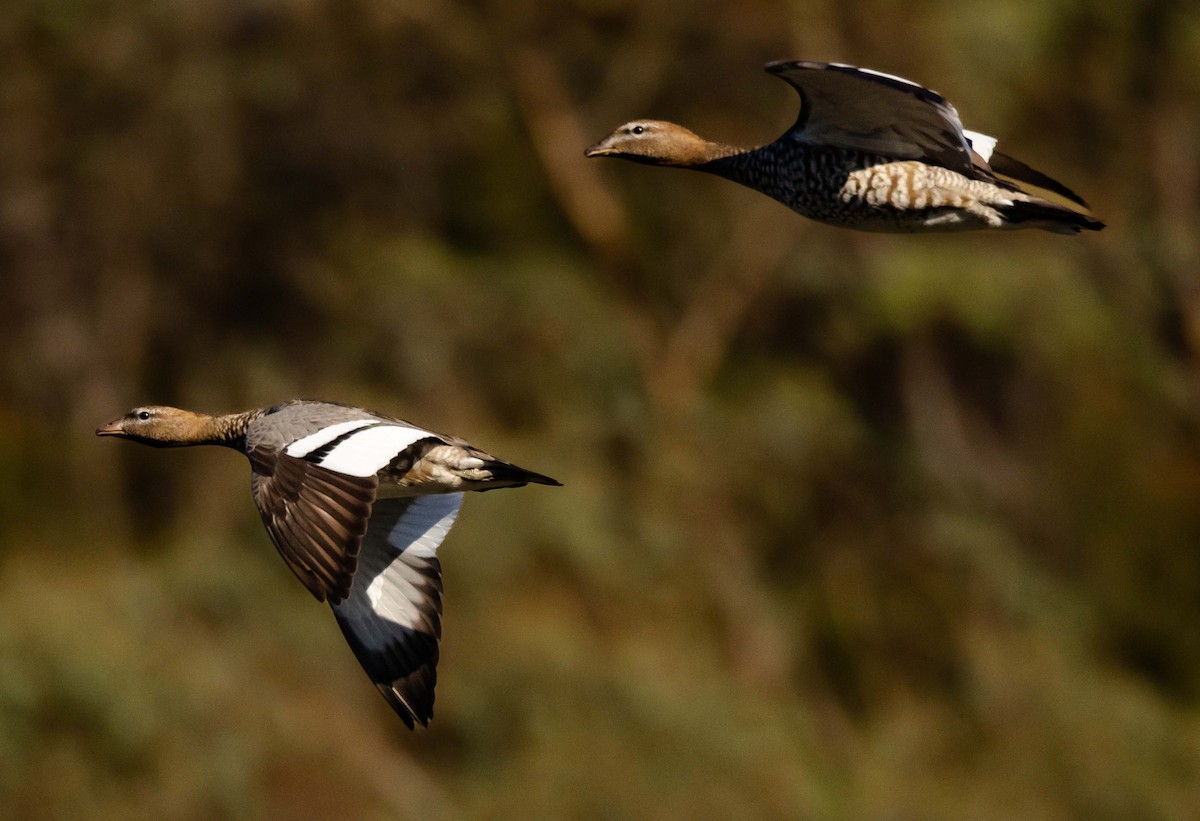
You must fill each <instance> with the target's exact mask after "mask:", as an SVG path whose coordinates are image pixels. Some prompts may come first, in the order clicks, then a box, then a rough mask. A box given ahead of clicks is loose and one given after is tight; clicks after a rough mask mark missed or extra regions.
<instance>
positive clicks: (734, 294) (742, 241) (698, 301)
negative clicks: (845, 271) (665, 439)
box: [651, 192, 805, 411]
mask: <svg viewBox="0 0 1200 821" xmlns="http://www.w3.org/2000/svg"><path fill="white" fill-rule="evenodd" d="M739 193H740V192H739ZM778 211H779V206H778V205H777V204H776V203H773V202H770V201H768V200H765V199H761V198H757V197H755V198H752V199H750V201H749V202H748V203H747V206H746V209H745V211H744V212H743V213H742V215H741V216H740V217H739V218H738V219H737V220H736V221H735V222H734V225H733V234H732V235H731V236H730V237H729V241H728V242H727V243H726V244H725V247H724V249H723V251H722V253H721V254H720V255H719V256H718V257H717V259H716V260H714V261H713V263H712V265H710V266H709V268H708V270H707V272H705V273H704V275H703V276H702V277H701V278H700V281H699V283H698V284H697V286H696V289H695V291H694V292H693V296H692V298H691V300H690V302H689V304H688V306H687V308H686V310H685V311H684V314H683V316H681V317H680V319H679V321H678V322H677V323H676V324H675V327H674V328H673V329H672V330H671V332H670V334H669V336H668V338H667V343H666V350H665V352H664V355H663V357H662V358H661V360H660V362H659V363H658V368H657V371H656V373H655V378H654V380H653V382H652V385H651V387H652V393H653V395H654V396H655V399H656V406H657V407H659V408H660V409H671V410H676V411H679V410H685V409H686V408H687V407H689V406H690V405H691V404H692V403H694V402H695V401H696V399H697V396H698V394H699V393H700V391H701V390H703V388H704V386H705V385H706V384H707V383H708V382H709V380H710V379H711V378H712V376H713V374H714V373H715V372H716V370H717V368H718V367H719V366H720V364H721V362H723V361H724V360H725V358H726V356H727V355H728V352H729V348H730V346H731V345H732V344H733V338H734V337H735V336H736V335H737V332H738V330H739V329H740V328H741V327H742V325H743V323H744V322H745V320H746V317H747V315H748V314H749V312H750V310H751V308H752V307H753V306H754V303H755V302H756V301H757V300H758V299H759V297H760V296H761V295H762V293H763V291H764V290H766V287H767V285H768V284H769V282H770V279H771V274H772V273H774V272H775V271H777V270H778V269H779V266H780V265H781V264H782V262H783V260H784V258H785V257H786V256H787V255H788V253H789V252H790V251H791V249H792V248H793V247H795V245H796V244H797V242H798V239H799V237H800V236H801V235H802V234H803V232H804V230H805V228H804V227H803V226H801V225H795V226H789V225H785V224H782V223H781V222H779V221H778V220H775V219H773V216H775V215H776V214H775V212H778Z"/></svg>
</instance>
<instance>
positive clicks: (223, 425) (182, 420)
mask: <svg viewBox="0 0 1200 821" xmlns="http://www.w3.org/2000/svg"><path fill="white" fill-rule="evenodd" d="M263 413H264V411H263V410H249V411H244V412H242V413H229V414H224V415H221V416H214V415H212V414H208V413H197V412H194V411H183V410H181V411H178V412H177V414H176V415H174V418H173V419H172V420H171V422H170V423H169V426H164V428H165V429H164V430H163V431H162V432H161V434H159V435H158V436H156V437H155V438H156V439H158V442H157V443H156V444H159V445H166V446H176V447H183V446H186V445H222V446H224V447H229V448H234V449H236V450H243V449H244V448H245V445H246V428H247V427H248V426H249V425H250V423H251V422H253V421H254V420H255V419H257V418H258V417H260V416H262V415H263Z"/></svg>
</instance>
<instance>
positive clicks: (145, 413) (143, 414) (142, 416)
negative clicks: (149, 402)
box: [137, 410, 150, 422]
mask: <svg viewBox="0 0 1200 821" xmlns="http://www.w3.org/2000/svg"><path fill="white" fill-rule="evenodd" d="M137 418H138V419H141V420H142V421H143V422H145V421H146V420H147V419H149V418H150V411H148V410H144V411H138V412H137Z"/></svg>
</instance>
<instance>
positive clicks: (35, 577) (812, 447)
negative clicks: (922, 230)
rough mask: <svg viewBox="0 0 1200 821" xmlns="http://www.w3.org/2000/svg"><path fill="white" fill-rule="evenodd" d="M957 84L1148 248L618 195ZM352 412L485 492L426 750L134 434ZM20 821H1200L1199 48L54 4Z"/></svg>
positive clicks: (2, 415) (35, 279)
mask: <svg viewBox="0 0 1200 821" xmlns="http://www.w3.org/2000/svg"><path fill="white" fill-rule="evenodd" d="M799 57H804V58H810V59H835V60H840V61H843V62H850V63H855V64H860V65H866V66H870V67H873V68H877V69H881V70H884V71H889V72H893V73H896V74H900V75H902V76H906V77H911V78H912V79H914V80H916V81H919V82H923V83H926V84H928V85H930V86H931V87H933V88H935V89H937V90H938V91H940V92H941V93H943V94H945V95H946V96H947V97H949V98H950V99H951V100H952V101H953V102H955V103H956V105H957V106H958V109H959V111H960V113H961V115H962V118H963V120H964V121H965V123H966V124H967V126H968V127H970V128H974V129H977V130H981V131H984V132H988V133H992V134H995V135H998V136H1000V137H1001V139H1002V144H1003V145H1004V146H1006V147H1007V149H1008V150H1009V151H1010V152H1011V153H1013V154H1015V155H1016V156H1019V157H1021V158H1022V159H1024V160H1026V161H1027V162H1029V163H1030V164H1031V165H1033V166H1035V167H1037V168H1041V169H1043V170H1045V171H1047V172H1049V173H1051V174H1052V175H1053V176H1056V177H1059V178H1060V179H1062V180H1063V181H1064V182H1065V183H1066V184H1068V185H1069V186H1071V187H1073V188H1075V189H1076V190H1077V191H1079V192H1080V193H1081V194H1082V195H1084V196H1085V197H1086V198H1088V199H1089V201H1090V202H1091V204H1092V206H1093V207H1094V209H1095V211H1096V213H1097V214H1098V215H1099V216H1101V217H1102V218H1103V219H1105V220H1106V221H1107V222H1108V224H1109V227H1108V229H1107V230H1106V231H1105V232H1103V233H1102V234H1100V235H1088V236H1081V237H1078V238H1067V237H1061V236H1053V235H1050V234H1045V233H1040V232H1023V233H1014V234H967V235H957V236H926V237H911V236H882V235H879V236H877V235H869V234H855V233H850V232H847V231H840V230H837V229H832V228H827V227H823V226H820V225H817V224H814V223H810V222H807V221H804V220H802V219H801V218H799V217H798V216H796V215H794V214H792V213H790V212H789V211H787V210H786V209H785V208H783V207H782V206H780V205H778V204H776V203H774V202H773V201H771V200H768V199H766V198H765V197H762V196H760V195H757V194H755V193H753V192H751V191H749V190H746V189H743V188H740V187H737V186H735V185H733V184H730V183H728V182H725V181H722V180H718V179H716V178H709V177H704V176H701V175H696V174H688V173H684V172H679V171H671V170H665V169H656V168H647V167H639V166H635V165H632V164H624V163H618V162H613V161H599V160H593V161H586V160H584V158H583V155H582V151H583V148H584V147H585V146H586V145H587V144H588V143H590V142H591V141H593V140H594V139H596V138H598V137H600V136H602V135H604V134H605V133H607V132H608V131H609V130H610V129H611V128H612V127H614V126H616V125H617V124H619V123H620V122H623V121H625V120H628V119H632V118H635V117H646V116H652V117H658V118H663V119H673V120H677V121H680V122H683V123H685V124H687V125H689V126H691V127H693V128H694V129H695V130H697V131H699V132H700V133H702V134H705V135H708V136H712V137H716V138H720V139H724V140H726V141H730V142H739V143H746V144H756V143H761V142H766V141H769V140H771V139H773V138H774V137H775V136H776V135H777V134H778V133H779V132H781V131H782V130H783V129H784V128H785V127H786V126H788V125H789V124H790V123H791V122H792V119H793V117H794V116H795V112H796V106H797V100H796V97H795V95H794V93H793V92H792V91H791V90H790V89H789V88H788V87H787V86H786V85H785V84H784V83H781V82H779V81H778V80H775V79H772V78H771V77H769V76H767V75H766V74H763V73H762V72H761V65H762V64H763V63H764V62H766V61H768V60H771V59H781V58H799ZM297 396H300V397H314V398H316V397H323V398H332V399H338V400H342V401H346V402H352V403H356V404H361V405H364V406H367V407H370V408H374V409H377V410H379V411H382V412H385V413H389V414H394V415H399V416H402V417H405V418H408V419H411V420H413V421H414V422H417V423H420V424H423V425H425V426H427V427H431V428H433V429H435V430H442V431H446V432H453V433H456V434H459V435H462V436H464V437H466V438H468V439H469V440H471V441H472V442H474V443H476V444H478V445H480V446H482V447H485V448H488V449H489V450H492V451H493V452H495V453H497V454H498V455H500V456H502V457H505V458H508V459H511V460H513V461H515V462H517V463H518V464H521V465H523V466H525V467H528V468H531V469H534V470H537V471H543V472H546V473H549V474H551V475H553V476H555V477H557V478H558V479H560V480H562V481H563V482H564V483H565V485H566V486H565V487H564V488H561V489H553V488H540V487H538V488H527V489H522V490H510V491H501V492H497V493H489V494H485V495H478V496H473V497H471V498H469V499H468V502H467V504H466V507H465V510H464V513H463V516H462V517H461V519H460V523H459V525H458V526H457V527H456V529H455V530H454V532H453V533H452V534H451V535H450V538H449V539H448V541H447V542H446V544H445V545H444V547H443V549H442V560H443V565H444V569H445V574H446V588H447V594H446V617H445V641H444V643H443V652H442V664H441V680H440V683H439V687H438V700H437V714H436V718H435V720H434V724H433V726H432V728H431V729H430V730H428V731H425V732H418V733H416V734H410V733H408V732H407V731H406V730H405V729H404V727H403V726H402V724H401V723H400V721H399V720H398V719H397V718H396V717H395V716H394V715H393V714H392V713H391V711H390V710H389V708H388V707H387V705H386V704H385V703H384V701H383V700H382V699H381V698H380V697H379V696H378V694H377V693H376V692H375V690H374V688H373V687H371V686H370V683H369V682H368V681H367V679H366V677H365V675H364V674H363V673H362V671H361V670H360V669H359V667H358V665H357V663H356V662H355V661H354V658H353V657H352V655H351V654H350V652H349V650H348V649H347V648H346V646H345V644H344V642H343V640H342V637H341V635H340V633H339V631H338V629H337V627H336V625H335V623H334V621H333V619H332V618H331V617H330V614H329V612H328V610H327V608H325V607H324V606H321V605H318V604H317V603H315V602H314V601H313V600H312V598H311V597H310V596H309V594H308V593H307V592H306V591H305V590H304V588H303V587H302V586H301V585H300V584H299V583H298V582H297V581H296V580H295V579H294V578H293V577H292V576H291V574H290V573H289V572H288V570H287V568H286V567H285V566H284V564H283V563H282V562H281V561H280V560H279V558H278V557H277V556H276V555H275V551H274V550H273V549H272V547H271V545H270V543H269V541H268V539H267V536H266V534H265V532H264V531H263V528H262V526H261V523H260V522H259V519H258V515H257V513H256V512H255V510H254V507H253V505H252V503H251V501H250V494H249V488H248V469H247V466H246V464H245V463H244V461H243V460H241V459H240V458H239V457H237V456H236V455H235V454H232V453H229V452H225V451H221V450H217V449H198V450H185V451H174V452H169V451H156V450H152V449H149V448H140V447H136V446H133V445H127V444H122V443H116V442H111V441H101V440H97V439H96V438H95V437H94V436H93V434H92V432H93V430H94V428H95V427H96V425H97V424H98V423H100V422H103V421H106V420H107V419H109V418H110V417H112V416H114V415H116V414H117V413H119V412H123V411H125V410H127V409H128V408H130V407H132V406H134V405H136V404H141V403H147V402H158V403H169V404H176V405H181V406H185V407H193V408H197V409H202V410H210V411H229V410H241V409H244V408H248V407H253V406H259V405H267V404H271V403H274V402H276V401H279V400H282V399H286V398H291V397H297ZM0 536H2V546H0V807H3V810H0V814H3V815H5V816H6V817H14V818H32V819H68V818H70V819H74V818H108V817H112V818H118V817H119V818H129V819H161V818H181V819H209V818H238V819H242V818H251V819H254V818H258V819H269V818H285V817H287V818H301V819H317V818H368V819H383V818H401V819H407V818H412V819H422V821H426V820H428V819H434V820H435V821H436V820H440V819H447V820H452V819H459V818H482V819H525V818H528V819H567V818H571V819H626V818H639V819H640V818H645V819H663V820H664V821H666V819H914V821H917V820H920V819H947V820H949V819H963V818H971V819H1011V818H1023V819H1056V820H1057V819H1068V818H1087V819H1134V818H1136V819H1177V818H1187V817H1194V815H1193V814H1194V813H1195V812H1196V807H1197V801H1198V797H1200V8H1197V6H1196V5H1195V4H1194V3H1189V2H1182V1H1180V2H1171V1H1170V0H1140V1H1139V0H1113V1H1112V2H1105V3H1084V2H1075V1H1074V0H1043V2H1040V3H1037V4H1033V3H1024V2H1015V1H1014V2H1007V3H1006V2H995V1H994V0H991V1H990V2H977V1H976V0H955V2H943V1H942V0H934V1H933V2H926V3H896V2H886V0H855V2H845V0H820V1H818V2H806V3H791V2H767V0H753V2H738V3H716V2H700V1H699V0H696V1H692V0H689V1H688V2H679V0H643V1H642V2H637V3H633V2H623V0H569V1H568V2H536V1H535V0H518V1H517V2H509V1H508V0H491V1H490V2H489V1H488V0H484V1H483V2H451V0H414V2H366V0H362V1H361V2H360V1H358V0H354V1H352V2H344V0H259V1H258V2H232V0H228V1H227V2H209V3H192V2H182V0H134V1H133V2H120V3H117V2H106V1H105V0H57V2H51V1H50V0H11V2H9V3H8V4H7V5H6V6H5V10H4V13H3V15H0Z"/></svg>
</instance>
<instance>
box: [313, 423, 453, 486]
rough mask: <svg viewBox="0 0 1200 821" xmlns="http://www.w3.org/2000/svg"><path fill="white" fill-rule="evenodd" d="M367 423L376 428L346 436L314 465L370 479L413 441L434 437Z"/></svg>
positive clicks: (416, 431) (420, 432) (414, 431)
mask: <svg viewBox="0 0 1200 821" xmlns="http://www.w3.org/2000/svg"><path fill="white" fill-rule="evenodd" d="M368 424H374V425H375V426H374V427H369V428H367V429H365V430H362V431H358V432H356V433H352V434H351V435H349V436H347V437H346V438H345V439H343V440H342V441H341V442H338V443H337V444H336V445H334V446H333V449H332V450H331V451H329V453H328V454H326V455H325V456H324V457H323V458H322V459H320V461H318V463H317V464H319V465H320V466H321V467H323V468H328V469H329V470H336V471H337V472H338V473H345V474H347V475H349V476H371V475H373V474H375V473H376V472H377V471H378V470H379V469H380V468H382V467H384V466H385V465H387V463H388V462H390V461H392V460H393V459H395V458H396V456H397V455H398V454H399V453H400V452H401V451H402V450H404V449H405V448H406V447H408V446H409V445H411V444H412V443H413V442H416V441H418V440H421V439H426V438H428V437H430V436H432V435H433V434H431V433H429V432H428V431H423V430H420V429H418V428H403V427H400V426H399V425H379V424H375V423H368ZM329 441H332V439H329V440H326V443H328V442H329Z"/></svg>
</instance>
